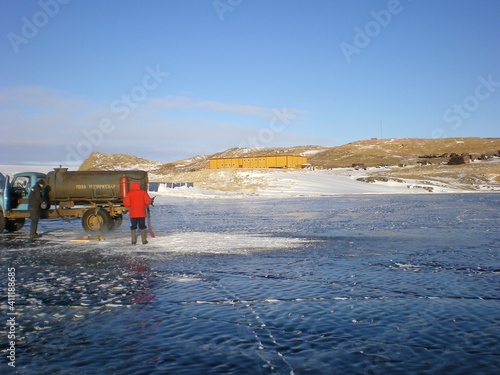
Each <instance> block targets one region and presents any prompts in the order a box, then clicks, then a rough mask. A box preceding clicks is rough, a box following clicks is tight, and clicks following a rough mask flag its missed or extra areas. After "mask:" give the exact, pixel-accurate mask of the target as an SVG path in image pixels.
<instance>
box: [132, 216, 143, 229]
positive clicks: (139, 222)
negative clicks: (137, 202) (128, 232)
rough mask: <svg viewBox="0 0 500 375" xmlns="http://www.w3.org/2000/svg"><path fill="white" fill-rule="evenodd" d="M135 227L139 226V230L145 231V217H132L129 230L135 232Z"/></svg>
mask: <svg viewBox="0 0 500 375" xmlns="http://www.w3.org/2000/svg"><path fill="white" fill-rule="evenodd" d="M137 225H139V229H140V230H143V229H146V228H147V227H146V218H145V217H134V218H132V217H131V218H130V229H132V230H135V229H137Z"/></svg>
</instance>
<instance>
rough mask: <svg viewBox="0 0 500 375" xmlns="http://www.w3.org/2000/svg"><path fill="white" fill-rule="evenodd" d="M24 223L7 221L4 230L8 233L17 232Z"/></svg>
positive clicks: (15, 220)
mask: <svg viewBox="0 0 500 375" xmlns="http://www.w3.org/2000/svg"><path fill="white" fill-rule="evenodd" d="M25 221H26V220H25V219H14V220H7V223H6V224H5V229H7V230H8V231H9V232H17V231H18V230H20V229H21V228H22V227H23V226H24V222H25Z"/></svg>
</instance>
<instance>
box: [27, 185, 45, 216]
mask: <svg viewBox="0 0 500 375" xmlns="http://www.w3.org/2000/svg"><path fill="white" fill-rule="evenodd" d="M42 193H43V191H42V188H41V187H40V185H38V184H36V185H35V186H33V188H32V189H31V191H30V196H29V199H28V207H29V210H30V212H32V213H36V212H38V213H40V212H41V211H42V203H43V201H44V199H43V195H42Z"/></svg>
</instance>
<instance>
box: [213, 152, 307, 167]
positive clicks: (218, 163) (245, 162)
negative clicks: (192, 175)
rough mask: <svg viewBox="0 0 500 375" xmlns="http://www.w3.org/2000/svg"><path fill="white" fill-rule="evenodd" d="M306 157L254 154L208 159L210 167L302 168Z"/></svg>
mask: <svg viewBox="0 0 500 375" xmlns="http://www.w3.org/2000/svg"><path fill="white" fill-rule="evenodd" d="M306 163H307V158H305V157H303V156H296V155H273V156H254V157H243V158H219V159H210V169H221V168H302V165H303V164H306Z"/></svg>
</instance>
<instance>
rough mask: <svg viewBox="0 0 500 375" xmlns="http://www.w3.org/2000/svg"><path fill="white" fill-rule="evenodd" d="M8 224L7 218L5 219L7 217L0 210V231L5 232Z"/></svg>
mask: <svg viewBox="0 0 500 375" xmlns="http://www.w3.org/2000/svg"><path fill="white" fill-rule="evenodd" d="M6 224H7V220H5V217H3V212H2V211H0V232H3V230H4V229H5V225H6Z"/></svg>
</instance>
